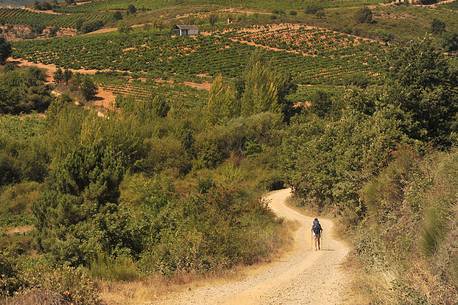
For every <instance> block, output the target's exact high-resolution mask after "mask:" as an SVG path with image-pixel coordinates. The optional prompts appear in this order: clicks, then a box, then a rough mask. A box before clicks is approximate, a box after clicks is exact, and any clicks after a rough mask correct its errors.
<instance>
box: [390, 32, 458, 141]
mask: <svg viewBox="0 0 458 305" xmlns="http://www.w3.org/2000/svg"><path fill="white" fill-rule="evenodd" d="M389 65H390V66H389V71H390V74H389V75H390V80H391V81H390V82H389V89H388V92H389V96H388V97H387V101H386V103H388V104H392V105H395V106H396V107H400V108H401V110H402V111H404V112H405V113H406V115H407V116H410V117H411V118H412V125H411V126H408V127H407V129H406V130H405V132H406V133H407V134H408V135H409V136H410V137H412V138H415V139H418V140H422V141H430V142H432V143H433V144H434V145H437V146H449V145H450V141H451V140H450V134H451V132H452V131H454V129H455V128H456V119H457V116H456V114H457V110H458V93H457V92H456V90H455V89H454V88H456V86H457V85H458V79H457V78H456V75H455V73H454V72H453V71H452V69H451V68H450V66H449V63H448V61H447V59H446V58H445V57H444V55H443V54H442V53H441V52H440V51H438V50H436V49H435V48H434V47H433V46H432V44H431V41H430V40H428V39H424V40H422V41H415V42H410V43H409V44H408V45H407V46H405V47H402V48H397V49H395V50H393V52H392V53H391V55H390V61H389Z"/></svg>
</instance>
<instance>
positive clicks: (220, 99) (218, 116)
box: [207, 74, 240, 124]
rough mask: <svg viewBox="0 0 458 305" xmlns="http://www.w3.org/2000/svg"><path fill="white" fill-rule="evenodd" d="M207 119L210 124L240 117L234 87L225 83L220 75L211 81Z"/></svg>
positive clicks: (238, 103)
mask: <svg viewBox="0 0 458 305" xmlns="http://www.w3.org/2000/svg"><path fill="white" fill-rule="evenodd" d="M207 113H208V118H209V120H210V122H211V123H212V124H216V123H220V122H225V121H227V120H229V119H231V118H234V117H237V116H239V115H240V102H239V100H237V98H236V93H235V86H234V85H233V84H232V83H230V82H226V81H224V79H223V76H222V75H221V74H219V75H217V76H216V77H215V79H214V80H213V83H212V87H211V89H210V94H209V96H208V103H207Z"/></svg>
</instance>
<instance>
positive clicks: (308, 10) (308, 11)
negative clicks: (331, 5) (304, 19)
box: [304, 4, 324, 15]
mask: <svg viewBox="0 0 458 305" xmlns="http://www.w3.org/2000/svg"><path fill="white" fill-rule="evenodd" d="M323 10H324V9H323V7H321V6H318V5H314V4H311V5H308V6H307V7H306V8H305V10H304V12H305V13H306V14H312V15H315V14H316V13H318V12H320V11H323Z"/></svg>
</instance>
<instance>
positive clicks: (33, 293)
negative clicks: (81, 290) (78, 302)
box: [0, 289, 71, 305]
mask: <svg viewBox="0 0 458 305" xmlns="http://www.w3.org/2000/svg"><path fill="white" fill-rule="evenodd" d="M0 305H71V304H70V303H69V302H67V301H65V300H64V299H63V298H62V296H60V295H59V294H56V293H53V292H50V291H47V290H43V289H33V290H29V291H26V292H24V293H22V294H19V295H17V296H15V297H13V298H8V299H6V300H0Z"/></svg>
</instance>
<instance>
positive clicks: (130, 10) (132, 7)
mask: <svg viewBox="0 0 458 305" xmlns="http://www.w3.org/2000/svg"><path fill="white" fill-rule="evenodd" d="M127 13H128V14H130V15H134V14H135V13H137V8H136V7H135V5H133V4H129V6H128V7H127Z"/></svg>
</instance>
